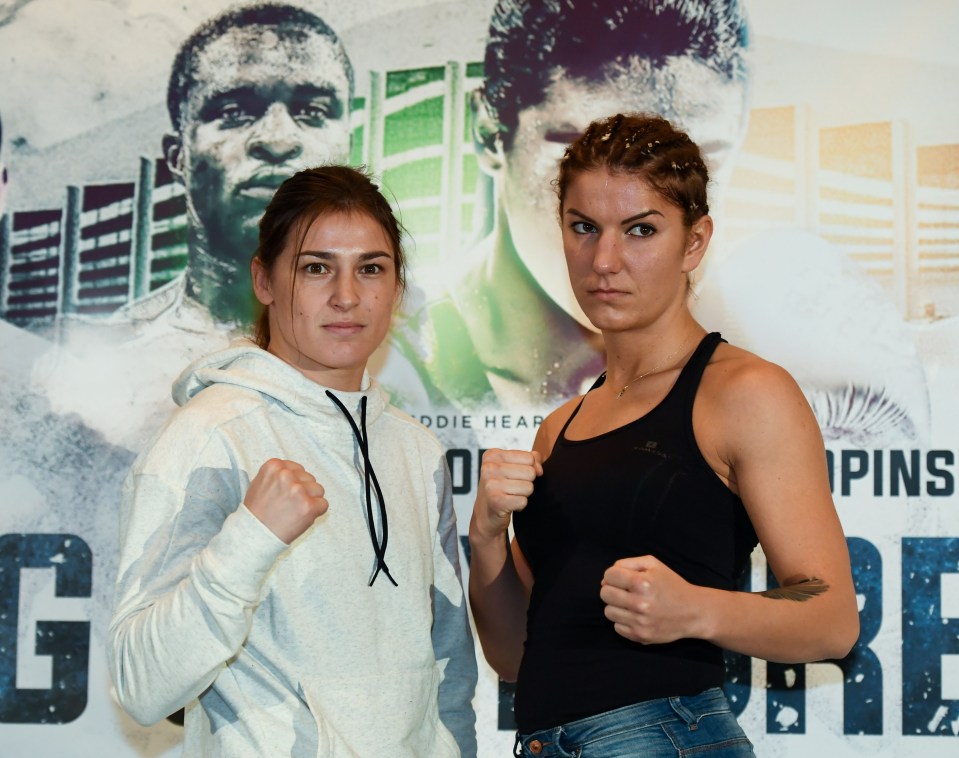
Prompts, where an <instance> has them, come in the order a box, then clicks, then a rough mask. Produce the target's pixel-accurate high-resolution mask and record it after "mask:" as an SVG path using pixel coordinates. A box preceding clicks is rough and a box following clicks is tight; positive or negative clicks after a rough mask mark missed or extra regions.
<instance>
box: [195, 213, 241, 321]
mask: <svg viewBox="0 0 959 758" xmlns="http://www.w3.org/2000/svg"><path fill="white" fill-rule="evenodd" d="M210 250H211V247H210V244H209V241H208V240H207V238H206V235H205V234H204V233H203V232H202V231H201V230H200V229H199V228H196V227H191V229H190V238H189V251H190V252H189V264H188V266H187V274H186V293H187V296H188V297H190V298H192V299H193V300H195V301H197V302H198V303H200V304H201V305H203V306H204V307H205V308H206V309H207V310H208V311H209V312H210V315H211V316H213V318H214V319H215V320H216V321H218V322H220V323H233V324H237V325H239V326H243V327H246V326H249V325H250V324H252V323H253V321H254V319H255V316H256V304H255V303H256V301H255V299H254V296H253V284H252V281H251V280H250V272H249V268H248V267H246V266H244V265H242V261H239V260H233V259H231V258H230V257H229V256H226V255H214V254H212V253H211V252H210Z"/></svg>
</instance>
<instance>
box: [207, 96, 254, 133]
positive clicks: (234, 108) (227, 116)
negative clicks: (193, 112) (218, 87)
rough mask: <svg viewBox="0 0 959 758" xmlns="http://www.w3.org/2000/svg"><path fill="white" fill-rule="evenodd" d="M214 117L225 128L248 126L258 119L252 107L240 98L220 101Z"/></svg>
mask: <svg viewBox="0 0 959 758" xmlns="http://www.w3.org/2000/svg"><path fill="white" fill-rule="evenodd" d="M213 117H214V119H215V120H216V121H219V123H220V126H221V128H224V129H234V128H236V127H239V126H246V125H247V124H251V123H253V122H254V121H255V120H256V114H254V113H253V112H252V109H251V108H249V107H248V106H247V105H245V104H243V103H242V102H240V101H238V100H226V101H223V102H221V103H219V104H218V105H217V106H216V109H215V110H214V112H213Z"/></svg>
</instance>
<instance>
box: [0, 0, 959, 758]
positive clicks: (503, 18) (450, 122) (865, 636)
mask: <svg viewBox="0 0 959 758" xmlns="http://www.w3.org/2000/svg"><path fill="white" fill-rule="evenodd" d="M956 28H959V10H957V9H956V8H955V7H954V6H953V4H951V3H947V2H936V1H935V0H919V1H918V2H915V3H911V4H906V5H903V4H901V3H895V2H892V1H891V0H869V1H867V0H853V1H850V2H846V3H842V4H833V3H828V2H825V0H815V2H810V3H805V4H803V5H802V6H801V7H799V6H797V5H796V4H794V3H786V2H780V1H779V0H776V1H775V2H769V0H743V1H742V2H730V1H726V0H682V1H681V0H676V1H669V0H631V1H630V0H604V1H599V0H570V1H569V2H554V1H553V0H525V1H523V2H521V1H520V0H510V1H507V0H502V1H501V2H495V0H483V1H482V2H465V0H463V1H457V2H433V1H430V0H400V1H394V0H390V2H387V1H386V0H356V1H355V2H351V3H334V2H324V1H321V0H291V2H290V3H289V4H276V3H271V4H262V3H254V2H242V3H241V2H232V1H231V0H200V1H198V2H194V3H191V4H173V3H159V4H158V3H155V2H148V1H147V0H93V1H91V2H85V3H82V4H76V3H71V2H68V1H67V0H45V1H44V2H39V1H38V0H32V1H31V0H25V1H24V2H15V3H7V4H5V5H3V6H2V7H0V335H2V338H3V341H2V345H3V352H2V356H0V418H2V424H0V744H2V745H4V746H5V747H4V748H3V750H0V752H3V753H4V754H6V753H7V752H8V751H9V752H10V754H11V755H19V754H22V753H23V754H25V753H26V751H27V750H28V749H29V750H30V751H31V753H33V754H41V755H43V754H47V753H49V754H51V755H60V754H71V755H73V754H75V755H112V756H137V757H139V756H161V755H178V754H179V751H180V744H181V740H182V728H181V727H180V726H178V725H176V724H175V723H173V722H163V723H160V724H158V725H155V726H153V727H142V726H139V725H137V724H136V723H135V722H133V721H132V719H130V718H129V717H128V716H126V715H125V714H124V713H123V712H122V711H121V710H120V708H119V707H118V706H117V705H116V704H115V702H114V700H113V698H112V696H111V691H110V690H111V683H110V679H109V675H108V673H107V666H106V659H105V655H106V653H105V644H106V631H107V626H108V624H109V620H110V612H111V604H112V589H113V581H114V578H115V572H116V563H117V553H118V549H119V547H118V533H117V532H118V529H117V522H118V518H119V490H120V484H121V482H122V481H123V478H124V477H125V476H126V473H127V470H128V469H129V467H130V465H131V463H132V461H133V459H134V458H135V457H136V455H137V454H138V452H140V451H141V450H142V449H143V448H144V446H145V445H146V444H147V443H148V441H149V439H150V437H151V436H152V435H153V433H154V432H155V431H156V430H157V429H158V428H159V427H160V425H161V424H162V423H163V421H164V420H165V419H166V418H167V417H168V416H169V414H170V413H171V412H172V411H173V409H174V407H175V406H174V404H173V401H172V399H171V397H170V386H171V383H172V382H173V380H174V379H175V378H176V377H177V376H178V374H179V373H180V371H181V370H182V369H183V368H184V367H185V366H186V365H187V364H188V363H189V362H190V361H191V360H193V359H194V358H197V357H200V356H202V355H204V354H206V353H208V352H210V351H212V350H215V349H217V348H219V347H221V346H223V345H225V344H226V343H227V342H228V341H229V340H230V339H232V338H234V337H236V336H240V335H243V334H246V333H248V332H249V330H250V327H251V325H252V323H253V322H254V320H255V318H256V316H257V308H256V301H255V299H254V298H253V296H252V291H251V286H250V277H249V262H250V258H251V256H252V255H253V252H254V251H255V249H256V244H257V241H256V240H257V223H258V220H259V217H260V214H261V213H262V211H263V208H264V207H265V205H266V203H267V202H268V201H269V199H270V197H271V196H272V193H273V191H274V190H275V189H276V187H277V186H278V184H279V183H280V182H281V181H282V180H283V179H284V178H285V177H286V176H289V175H290V174H291V173H293V172H294V171H296V170H298V169H300V168H305V167H308V166H313V165H318V164H322V163H329V162H346V163H350V164H353V165H363V166H366V167H368V168H369V170H370V171H372V172H373V174H374V175H375V176H376V177H377V179H378V181H379V182H380V183H381V185H382V186H383V188H384V190H385V192H386V194H387V196H388V197H390V198H391V200H393V201H394V203H395V206H396V208H397V211H398V214H399V216H400V218H401V220H402V222H403V225H404V227H405V229H406V231H407V234H406V237H405V240H404V243H405V250H406V253H407V256H408V261H409V277H408V279H409V281H408V287H407V291H406V293H405V295H404V298H403V300H402V303H401V305H400V306H399V307H398V309H397V312H396V315H395V317H394V323H393V329H392V331H391V334H390V337H389V339H388V341H387V343H386V344H384V346H383V347H382V348H381V349H380V350H379V351H378V352H377V353H376V354H375V355H374V358H373V360H372V361H371V364H370V369H371V371H372V372H373V373H374V374H375V375H376V376H377V378H378V380H379V381H380V383H381V384H382V385H383V386H384V387H385V388H386V389H388V390H389V392H390V393H391V395H392V397H393V401H394V404H395V405H397V406H398V407H399V408H401V409H402V410H404V411H406V412H407V413H409V414H410V415H412V416H414V417H415V418H417V419H418V420H420V421H421V422H422V423H423V424H425V425H426V426H428V427H430V428H432V429H433V430H434V431H435V432H436V434H437V435H438V436H439V438H440V440H441V441H442V443H443V444H444V446H445V448H446V450H447V460H448V462H449V465H450V469H451V472H452V475H453V482H454V492H455V500H456V510H457V515H458V519H459V530H460V533H461V534H462V535H464V537H465V534H466V529H467V525H468V523H469V517H470V512H471V507H472V502H473V498H474V496H475V488H476V483H477V478H478V470H479V464H480V459H481V455H482V451H483V450H485V449H488V448H492V447H504V448H510V447H519V448H528V447H529V446H530V444H531V443H532V440H533V436H534V435H535V432H536V429H537V428H538V426H539V424H540V423H541V422H542V419H543V418H544V417H545V415H546V414H548V413H549V412H550V411H551V410H553V409H554V408H556V407H557V406H558V405H560V404H561V403H562V402H564V401H565V400H567V399H569V398H571V397H573V396H575V395H577V394H580V393H582V392H583V391H585V390H586V389H588V388H589V386H590V385H591V384H592V382H593V381H594V380H595V378H596V377H597V375H598V374H599V373H600V372H602V370H603V366H604V363H605V358H604V351H603V343H602V339H601V336H600V335H599V334H598V333H597V331H596V330H595V328H594V327H593V326H592V325H591V324H590V323H589V321H588V319H587V318H586V317H585V316H584V314H583V312H582V310H581V309H580V308H579V306H578V304H577V303H576V300H575V298H574V297H573V295H572V291H571V288H570V285H569V281H568V278H567V276H566V269H565V263H564V258H563V250H562V243H561V239H560V229H559V226H558V223H557V207H556V205H557V199H556V192H555V189H554V186H553V184H552V182H553V180H554V179H555V177H556V168H557V161H558V160H559V158H560V157H561V156H562V154H563V151H564V149H565V146H566V144H568V142H569V141H570V140H571V139H573V138H574V137H575V135H576V134H577V133H579V132H581V131H582V130H583V129H584V128H585V127H586V125H587V124H588V123H589V122H590V121H591V120H593V119H596V118H601V117H604V116H607V115H611V114H613V113H616V112H649V113H657V114H661V115H663V116H665V117H666V118H668V119H670V120H671V121H673V122H675V123H676V124H678V125H679V126H681V127H683V128H684V129H685V130H687V131H688V132H689V134H690V136H691V137H692V138H693V139H694V140H695V141H696V142H697V143H698V144H699V145H700V147H701V148H702V151H703V153H704V156H705V159H706V162H707V165H708V167H709V171H710V176H711V182H710V186H709V194H710V207H711V215H712V216H713V219H714V222H715V227H716V233H715V235H714V237H713V240H712V243H711V245H710V249H709V251H708V253H707V256H706V258H705V260H704V262H703V264H702V265H701V266H700V267H699V268H698V269H697V270H696V271H695V272H694V273H693V278H692V286H691V292H690V305H691V307H692V310H693V312H694V315H695V316H696V318H697V319H698V320H699V322H700V323H701V324H702V325H703V326H704V327H706V328H707V329H708V330H711V331H713V330H715V331H720V332H721V333H722V334H723V336H724V338H725V339H727V340H728V341H729V342H731V343H733V344H735V345H739V346H740V347H743V348H746V349H748V350H751V351H753V352H755V353H757V354H759V355H760V356H762V357H764V358H766V359H768V360H770V361H773V362H775V363H778V364H780V365H782V366H783V367H785V368H786V369H787V370H788V371H789V372H790V373H791V374H792V375H793V376H794V377H795V379H796V380H797V382H798V383H799V385H800V387H801V388H802V390H803V392H804V394H805V395H806V398H807V399H808V401H809V403H810V405H811V406H812V408H813V411H814V413H815V415H816V418H817V420H818V422H819V425H820V428H821V430H822V433H823V438H824V441H825V445H826V451H827V462H828V465H829V475H830V483H831V486H832V494H833V498H834V501H835V503H836V507H837V510H838V513H839V516H840V519H841V521H842V524H843V528H844V531H845V533H846V535H847V540H848V544H849V548H850V555H851V557H852V564H853V573H854V579H855V582H856V589H857V595H858V599H859V609H860V624H861V635H860V640H859V642H858V643H857V645H856V647H855V648H854V650H853V652H852V653H851V654H850V655H849V656H848V657H847V658H845V659H843V660H841V661H833V662H825V663H817V664H808V665H783V664H771V663H770V664H767V663H766V662H764V661H759V660H750V659H748V658H744V657H742V656H733V655H730V656H729V657H728V658H727V669H728V670H727V687H726V690H727V694H728V696H729V698H730V701H731V703H732V706H733V709H734V711H735V712H736V713H737V715H738V717H739V719H740V722H741V723H742V725H743V727H744V729H745V730H746V732H747V734H748V736H749V737H750V739H751V740H752V741H753V743H754V745H755V747H756V752H757V755H763V756H805V755H811V754H820V755H860V754H862V755H867V754H876V753H880V754H883V755H915V754H919V753H920V752H921V753H922V754H924V755H928V756H946V755H952V754H954V751H955V749H956V748H955V745H956V744H957V743H956V739H957V737H959V509H957V507H956V506H957V499H956V478H957V473H959V466H957V460H956V456H957V451H959V431H957V430H959V400H957V394H956V392H955V388H956V387H957V386H959V100H957V98H955V97H953V96H951V94H950V93H952V92H953V90H954V82H955V80H956V77H957V74H959V53H957V52H956V48H955V45H954V42H953V40H952V38H951V35H950V34H949V31H950V30H954V29H956ZM460 558H461V562H462V564H463V566H464V572H468V562H469V552H468V549H467V543H466V541H465V539H464V541H463V551H462V555H461V556H460ZM767 581H768V580H767V569H766V563H765V560H764V558H763V556H762V553H761V551H759V550H757V551H756V553H754V555H753V560H752V567H751V570H750V571H749V572H747V575H746V576H744V579H743V582H744V588H748V589H752V590H761V589H764V588H765V587H766V583H767ZM477 651H478V655H479V656H480V660H479V665H480V682H479V685H478V688H477V692H476V697H475V700H474V705H475V709H476V713H477V735H478V742H479V754H480V755H481V756H494V755H504V754H508V753H507V751H510V750H511V749H512V746H513V722H512V712H511V706H512V686H511V685H509V684H507V683H502V682H499V681H498V680H497V677H496V675H495V674H494V673H493V672H492V670H491V669H489V668H488V667H487V666H486V664H485V662H483V660H482V655H481V653H480V652H479V647H478V646H477Z"/></svg>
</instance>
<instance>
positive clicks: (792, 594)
mask: <svg viewBox="0 0 959 758" xmlns="http://www.w3.org/2000/svg"><path fill="white" fill-rule="evenodd" d="M828 589H829V585H828V584H826V583H825V582H824V581H823V580H822V579H817V578H816V577H814V576H813V577H810V578H809V579H802V580H801V581H798V582H794V583H793V584H787V585H786V586H785V587H774V588H773V589H771V590H766V591H765V592H760V593H759V594H760V595H763V596H764V597H771V598H773V599H774V600H796V601H798V602H803V601H805V600H809V598H811V597H816V595H821V594H822V593H823V592H825V591H826V590H828Z"/></svg>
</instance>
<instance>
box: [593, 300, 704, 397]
mask: <svg viewBox="0 0 959 758" xmlns="http://www.w3.org/2000/svg"><path fill="white" fill-rule="evenodd" d="M705 333H706V331H705V329H703V327H702V326H700V325H699V324H698V323H697V322H696V321H695V320H694V319H693V317H692V316H691V315H690V314H689V313H688V311H687V312H686V314H685V318H682V319H674V320H672V321H671V323H670V324H669V325H668V326H666V327H664V328H661V329H655V330H653V329H650V330H646V331H643V332H642V333H615V334H606V335H604V337H605V340H606V352H607V363H606V377H607V383H608V384H609V386H610V387H611V388H612V389H613V390H615V391H617V392H618V391H619V390H620V389H621V388H622V387H623V386H626V385H628V384H630V383H632V382H635V381H638V380H639V378H641V377H645V376H652V375H655V374H657V373H660V372H662V371H667V370H669V369H671V368H673V367H675V366H676V365H677V364H679V363H680V362H681V361H682V360H683V358H684V357H685V356H686V355H687V354H689V352H690V351H691V350H693V349H694V348H695V347H696V345H697V344H698V343H699V340H700V339H702V337H703V335H704V334H705Z"/></svg>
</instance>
